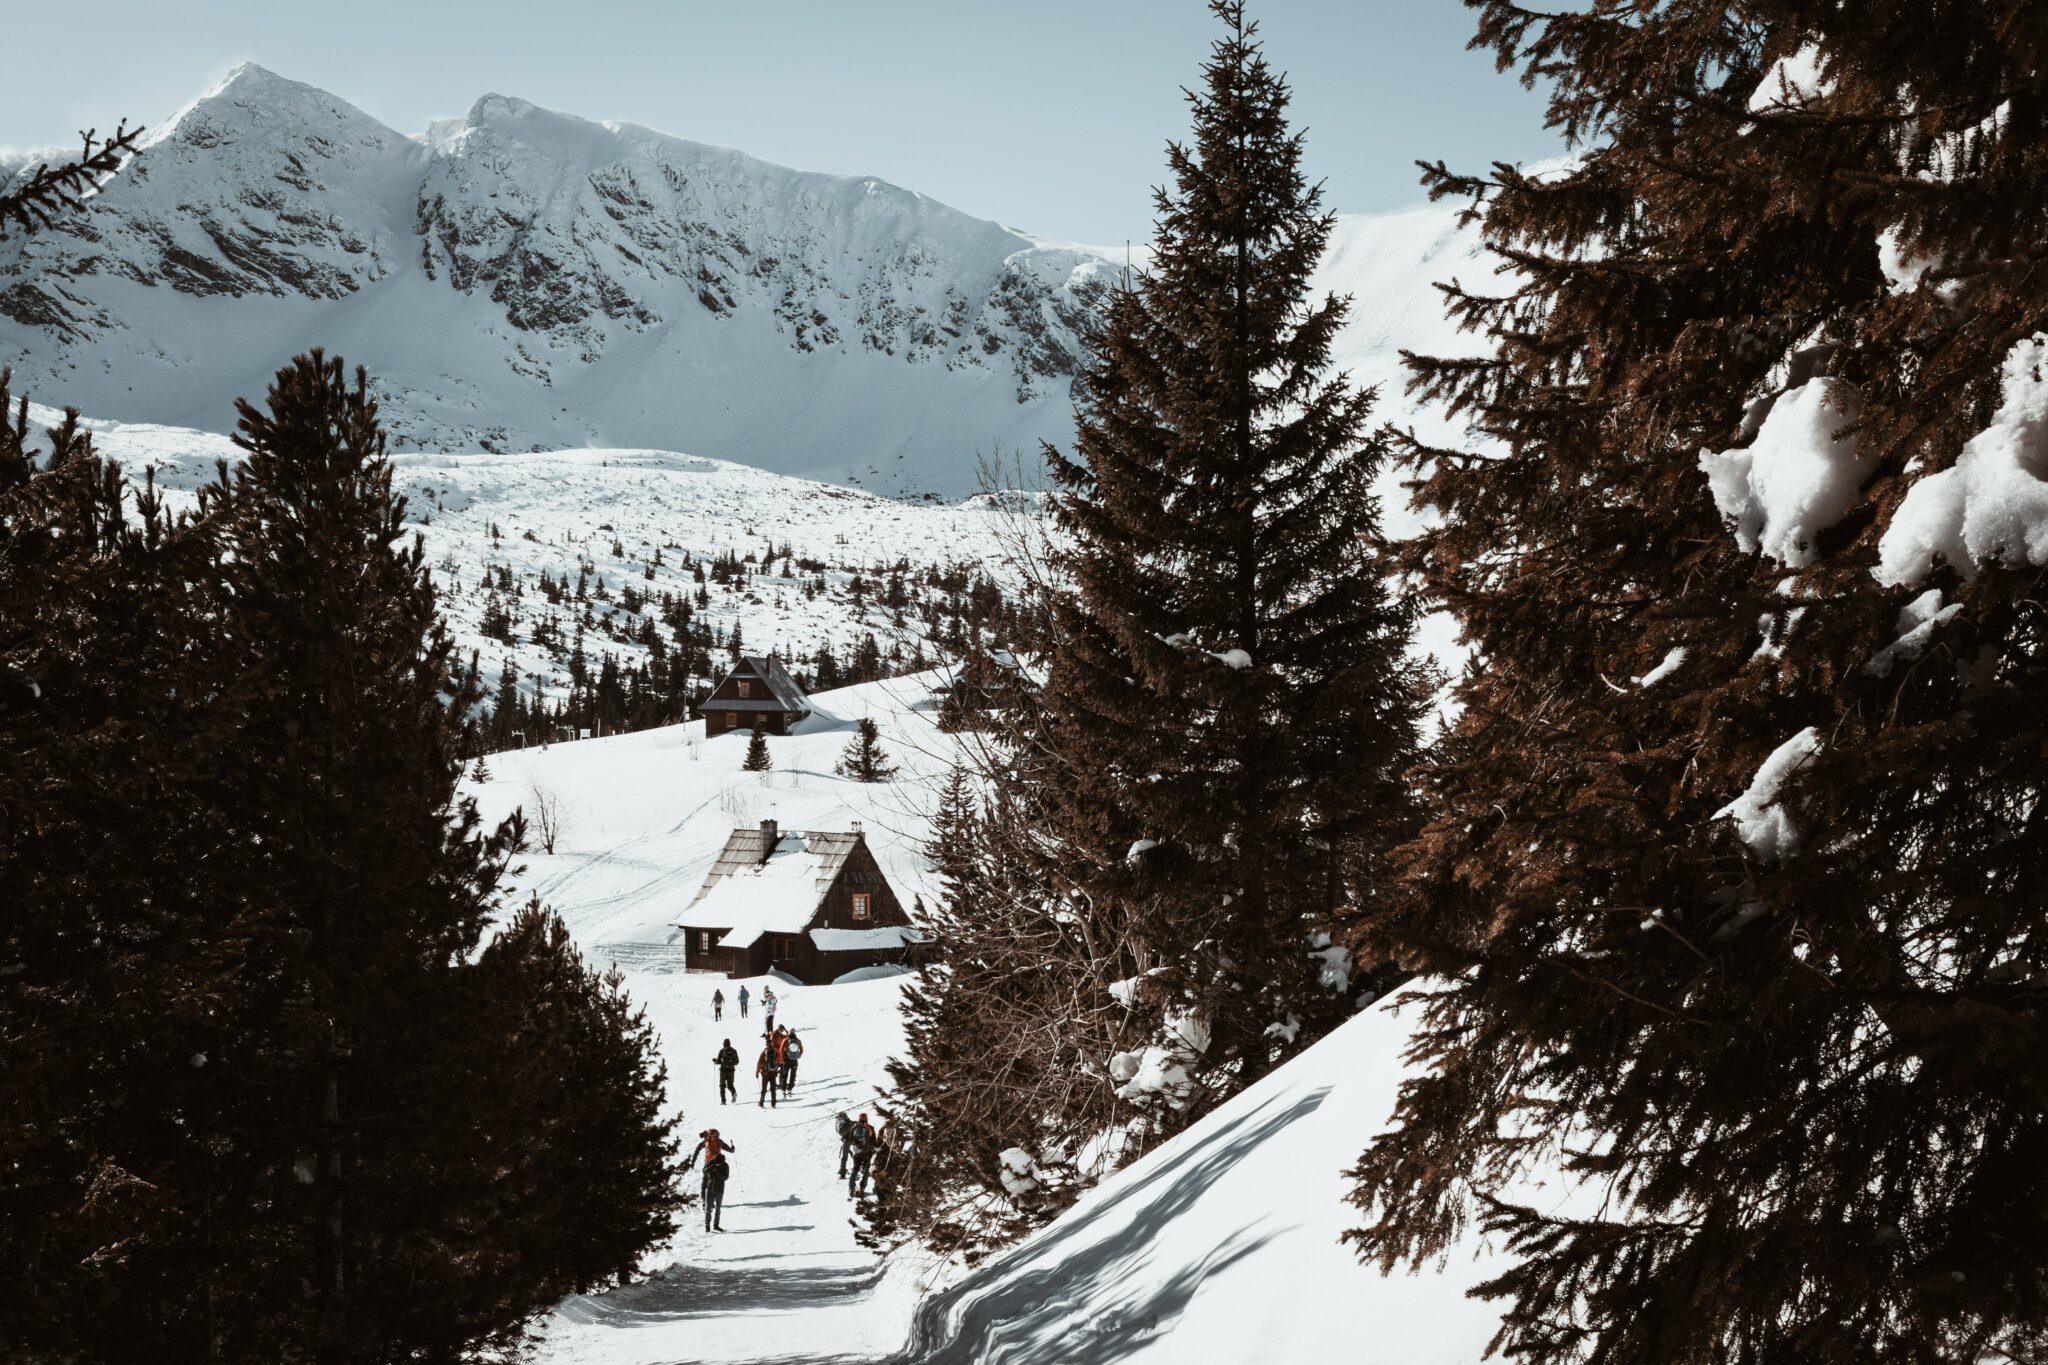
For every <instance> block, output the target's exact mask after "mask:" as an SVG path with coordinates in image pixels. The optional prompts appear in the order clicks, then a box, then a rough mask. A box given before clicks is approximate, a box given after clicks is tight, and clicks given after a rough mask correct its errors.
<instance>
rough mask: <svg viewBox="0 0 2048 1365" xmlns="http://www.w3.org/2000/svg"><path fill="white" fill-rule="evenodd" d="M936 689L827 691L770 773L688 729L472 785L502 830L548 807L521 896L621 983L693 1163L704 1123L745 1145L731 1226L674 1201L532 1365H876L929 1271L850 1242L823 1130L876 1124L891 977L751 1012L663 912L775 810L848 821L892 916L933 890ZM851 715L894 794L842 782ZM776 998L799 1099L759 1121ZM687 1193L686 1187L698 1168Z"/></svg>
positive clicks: (834, 1156) (512, 762) (899, 1039)
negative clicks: (836, 1363) (727, 1054)
mask: <svg viewBox="0 0 2048 1365" xmlns="http://www.w3.org/2000/svg"><path fill="white" fill-rule="evenodd" d="M935 681H936V677H935V675H930V674H927V675H922V676H919V677H913V678H903V679H895V680H892V681H888V682H879V683H867V684H863V685H862V686H859V687H852V688H844V689H841V690H839V691H834V692H826V693H820V694H818V695H817V696H816V697H814V698H813V701H814V703H815V704H816V705H817V707H818V708H819V710H818V714H815V715H813V716H812V717H811V718H810V719H809V720H807V721H805V722H803V723H802V724H801V725H800V726H799V727H798V733H797V734H795V735H792V736H789V737H785V738H777V737H771V738H770V739H769V751H770V753H771V755H772V756H773V759H774V762H775V765H776V766H775V768H773V769H772V770H771V771H770V772H768V773H766V774H750V773H742V772H740V771H739V765H740V760H741V758H742V756H743V755H744V753H745V750H746V741H747V737H746V735H745V734H743V733H733V734H724V735H719V736H717V737H715V738H711V739H705V738H704V737H703V726H702V723H701V722H696V723H692V724H689V725H680V726H672V727H668V728H665V729H659V730H648V731H642V732H639V733H636V734H629V735H618V736H612V737H608V738H604V739H592V740H582V741H578V742H574V743H568V744H555V745H551V746H549V747H548V748H547V749H544V750H543V749H540V748H537V747H530V748H527V749H524V750H516V751H513V752H509V753H503V754H494V755H492V756H491V757H490V758H489V759H488V766H489V772H490V777H489V780H488V781H486V782H483V783H477V782H475V781H474V780H472V781H470V782H469V783H467V784H466V789H467V790H468V791H469V792H471V793H472V794H474V795H475V796H476V798H477V801H478V804H479V806H480V807H481V808H482V810H483V812H484V814H485V816H486V818H492V819H495V818H499V817H502V816H504V815H506V814H509V813H510V812H511V811H512V810H513V809H514V808H515V807H517V806H520V805H529V806H530V805H531V804H532V801H533V792H534V790H535V789H536V788H543V789H545V790H547V791H549V792H551V793H553V794H554V795H555V796H556V797H557V798H558V799H559V801H560V803H561V806H562V809H563V812H564V828H563V832H562V835H561V838H560V840H559V842H558V843H557V846H556V852H555V853H554V854H553V855H547V854H544V853H539V852H533V853H530V854H528V855H527V856H526V857H525V859H524V862H525V864H526V866H525V870H524V871H523V872H522V873H521V874H520V875H519V876H518V878H517V879H516V885H515V886H514V888H513V891H512V893H511V899H513V900H520V899H523V898H524V897H525V895H526V894H527V893H528V892H529V891H534V892H538V893H539V894H540V896H541V898H542V899H543V900H544V901H546V902H548V903H549V904H551V905H553V906H554V907H555V908H556V910H557V911H558V912H559V913H560V914H561V915H562V917H563V919H564V921H565V922H566V923H567V924H568V925H569V927H570V929H571V932H573V933H574V934H575V936H576V938H577V941H578V943H579V944H580V945H581V947H582V949H583V951H584V954H585V956H586V957H587V958H588V959H590V960H591V961H592V962H593V963H595V964H597V965H606V964H608V963H610V964H616V965H617V966H618V967H619V969H620V970H621V971H622V972H623V973H624V974H625V978H626V988H627V990H628V991H629V992H630V993H631V995H632V997H633V999H634V1001H635V1002H636V1003H637V1004H639V1005H640V1006H641V1007H642V1008H644V1009H645V1010H646V1012H647V1016H648V1019H649V1021H650V1022H651V1023H652V1024H653V1026H654V1029H655V1032H656V1035H657V1037H658V1038H659V1042H660V1048H661V1054H662V1057H663V1060H664V1061H665V1063H666V1065H667V1067H668V1072H669V1092H670V1099H671V1102H672V1103H673V1104H674V1105H675V1106H676V1107H677V1108H678V1109H679V1110H680V1112H681V1114H682V1116H683V1120H684V1122H683V1126H682V1129H681V1131H682V1132H683V1133H684V1134H685V1135H686V1138H685V1143H684V1148H685V1151H687V1150H688V1149H690V1148H692V1147H694V1146H695V1145H696V1143H697V1139H698V1134H699V1133H700V1132H701V1131H702V1130H703V1129H705V1128H707V1127H711V1126H716V1127H717V1128H718V1129H719V1131H720V1134H721V1135H722V1136H723V1137H725V1138H727V1139H730V1140H731V1141H732V1142H734V1143H735V1144H737V1147H736V1150H735V1151H734V1153H733V1156H732V1177H731V1181H730V1183H729V1184H728V1186H727V1189H726V1206H725V1217H724V1224H725V1231H724V1232H723V1233H717V1232H712V1233H707V1232H705V1231H704V1230H703V1221H702V1211H701V1209H699V1208H696V1207H692V1208H690V1209H687V1210H685V1211H684V1213H683V1215H682V1218H681V1226H680V1227H679V1230H678V1232H677V1235H676V1236H675V1238H674V1239H673V1241H672V1242H671V1243H670V1244H669V1245H667V1246H666V1247H663V1248H661V1249H660V1250H659V1251H657V1252H656V1253H654V1254H653V1255H651V1256H650V1257H649V1258H648V1259H647V1261H646V1263H645V1265H644V1267H643V1270H644V1271H645V1272H646V1273H645V1277H644V1278H643V1279H641V1280H640V1281H638V1282H636V1283H634V1284H632V1285H629V1286H627V1287H624V1288H622V1289H619V1290H615V1291H613V1292H611V1293H607V1294H597V1295H590V1296H582V1297H577V1298H572V1299H570V1300H568V1301H567V1302H565V1303H564V1304H562V1305H561V1307H560V1308H559V1309H558V1310H557V1312H556V1313H555V1315H554V1316H553V1317H552V1318H551V1319H550V1320H549V1321H548V1322H547V1323H546V1325H545V1335H544V1340H543V1343H542V1347H541V1352H540V1359H541V1360H543V1361H547V1362H550V1363H551V1365H553V1363H559V1365H598V1362H602V1363H603V1365H634V1363H635V1362H645V1363H646V1365H655V1363H656V1362H669V1361H683V1360H691V1361H718V1362H741V1361H765V1360H806V1361H811V1360H827V1359H837V1358H847V1359H863V1360H870V1359H880V1358H882V1357H885V1356H888V1355H890V1354H892V1353H893V1352H895V1351H896V1350H897V1349H898V1348H899V1347H900V1346H901V1344H902V1342H903V1339H904V1336H905V1333H906V1331H907V1329H908V1324H909V1321H910V1315H911V1312H912V1311H913V1309H914V1307H915V1302H916V1298H917V1295H918V1292H919V1288H920V1280H921V1278H922V1277H923V1276H924V1275H925V1274H926V1273H928V1271H929V1269H930V1267H929V1265H928V1264H927V1263H925V1262H923V1261H921V1260H920V1259H919V1258H917V1257H916V1256H914V1255H913V1256H910V1257H905V1258H901V1259H898V1260H896V1261H892V1262H891V1263H889V1264H888V1265H887V1266H885V1265H884V1264H883V1263H882V1262H880V1261H878V1260H877V1259H876V1257H875V1255H874V1253H873V1252H871V1251H868V1250H867V1249H865V1248H863V1247H861V1246H859V1245H858V1244H857V1243H856V1242H855V1241H854V1236H853V1225H852V1222H851V1214H852V1207H851V1203H850V1201H849V1200H848V1197H847V1194H846V1188H845V1184H844V1182H843V1181H841V1180H839V1179H837V1177H836V1175H835V1170H836V1163H837V1160H838V1138H837V1136H836V1134H835V1132H834V1130H833V1126H832V1119H833V1116H834V1115H835V1114H836V1113H838V1112H839V1111H840V1110H842V1109H844V1110H847V1111H849V1112H852V1113H860V1112H862V1111H865V1112H867V1113H868V1114H869V1115H871V1116H873V1115H875V1114H876V1113H877V1105H876V1098H877V1096H878V1095H879V1094H880V1092H881V1091H882V1090H883V1089H884V1088H885V1087H886V1085H887V1075H886V1072H885V1070H884V1068H885V1066H886V1064H887V1062H888V1060H889V1059H890V1058H891V1057H892V1056H894V1055H895V1054H896V1053H897V1052H898V1051H900V1050H901V1048H902V1045H903V1032H902V1023H901V1019H900V1016H899V1014H898V1009H897V1002H898V999H899V996H900V993H901V989H902V977H901V976H900V975H881V974H876V973H863V974H861V975H864V976H866V977H867V978H868V979H865V980H859V981H854V982H848V983H845V984H838V985H832V986H803V985H799V984H797V983H795V982H792V981H789V980H787V979H783V978H756V979H754V980H751V981H748V982H745V983H744V984H745V985H746V986H747V989H748V993H749V995H750V996H751V997H752V998H753V1007H752V1013H751V1017H750V1018H748V1019H745V1020H742V1019H740V1018H739V1006H738V992H739V987H740V985H741V984H743V983H741V982H737V981H728V980H726V979H725V978H724V977H722V976H714V975H709V974H686V973H684V972H682V971H681V970H680V968H681V961H682V940H681V931H680V930H678V929H676V928H675V927H674V925H673V923H672V921H673V920H675V919H676V918H677V917H678V916H680V915H681V913H682V911H683V909H684V907H685V906H686V905H687V904H688V903H689V900H690V898H691V897H692V896H693V895H694V894H695V893H696V890H697V887H698V885H699V883H700V882H701V881H702V879H703V876H704V873H705V871H706V870H708V868H709V867H710V865H711V862H712V860H713V859H714V858H715V856H716V855H717V852H718V850H719V848H720V847H722V846H723V845H724V843H725V839H726V835H727V834H728V833H729V832H730V831H731V830H732V829H733V828H734V827H735V826H739V825H753V824H755V823H757V822H758V821H759V820H761V819H763V818H769V817H773V818H774V819H776V820H777V821H778V822H779V823H780V824H781V825H782V826H783V828H784V829H827V830H845V829H850V828H851V827H852V825H853V823H854V822H855V821H858V822H860V824H861V826H862V829H863V831H864V833H865V834H866V836H867V840H868V843H869V846H870V847H871V848H872V849H873V850H874V852H875V856H876V858H877V860H878V861H879V862H880V863H881V864H882V867H883V870H884V871H885V872H886V873H887V875H888V877H889V879H890V882H891V884H892V885H894V886H895V888H896V891H897V894H898V895H899V896H901V897H902V899H903V902H904V904H905V905H906V906H909V905H910V904H911V903H912V899H913V897H915V896H918V895H921V894H922V895H928V894H929V873H928V870H927V868H926V866H925V863H924V860H923V855H922V852H921V845H922V844H923V842H924V841H925V839H926V838H927V837H928V835H929V820H930V807H931V803H932V802H933V801H934V800H935V799H936V792H937V789H938V787H939V786H940V784H941V783H942V781H943V777H944V773H945V771H946V769H947V767H948V765H949V763H950V761H951V757H952V753H953V750H952V744H953V741H952V740H951V739H950V738H949V737H948V736H945V735H943V734H941V733H940V732H939V731H938V729H937V726H936V724H935V723H934V717H935V714H936V710H935V701H934V699H933V698H932V697H931V695H930V689H931V687H932V686H933V684H934V683H935ZM863 716H871V717H873V719H874V720H875V721H876V722H877V724H878V725H879V726H880V728H881V732H882V743H883V746H884V747H885V748H886V749H887V751H888V753H889V755H890V757H891V759H892V760H893V761H894V762H896V763H897V764H898V765H899V766H900V768H901V772H900V773H899V776H898V779H897V780H896V781H895V782H891V783H876V784H862V783H858V782H853V781H850V780H848V779H845V778H841V777H838V776H835V775H834V773H833V768H834V766H835V765H836V764H837V762H838V759H839V755H840V751H841V750H842V749H844V748H845V746H846V743H847V741H848V740H849V739H850V738H851V737H852V736H853V734H854V733H855V730H854V725H855V722H856V721H858V720H859V719H860V718H861V717H863ZM771 985H772V987H773V989H774V991H775V993H776V995H777V996H778V997H779V1001H778V1006H779V1007H778V1010H777V1013H776V1018H777V1021H778V1022H783V1023H788V1024H790V1025H791V1026H793V1027H794V1028H796V1029H797V1031H798V1032H799V1033H800V1034H801V1035H802V1037H803V1039H804V1046H805V1055H804V1059H803V1062H802V1064H801V1066H800V1068H799V1071H798V1076H797V1087H796V1091H795V1093H794V1094H793V1095H792V1096H791V1097H790V1099H789V1101H788V1102H787V1103H785V1104H782V1105H780V1106H778V1107H775V1108H770V1109H762V1108H758V1107H757V1105H756V1101H757V1098H758V1095H759V1085H758V1082H757V1081H755V1079H754V1076H753V1066H754V1060H755V1057H756V1055H757V1054H758V1053H759V1050H760V1031H761V1028H762V1026H763V1012H762V1008H761V1004H760V995H761V991H762V989H763V987H764V986H771ZM714 989H716V990H722V991H723V992H724V993H725V997H726V1004H725V1017H724V1019H723V1020H714V1019H713V1018H712V1011H711V994H712V992H713V990H714ZM727 1038H730V1039H731V1040H732V1043H733V1046H734V1048H735V1049H736V1050H738V1052H739V1053H740V1058H741V1061H740V1068H739V1075H738V1081H739V1086H740V1095H741V1102H740V1103H739V1104H736V1105H721V1104H719V1103H718V1085H717V1073H716V1070H715V1068H714V1067H713V1065H712V1061H711V1059H712V1057H713V1055H714V1054H715V1053H716V1052H717V1051H718V1048H719V1046H720V1044H721V1043H722V1042H723V1040H725V1039H727ZM689 1180H690V1186H691V1188H692V1190H694V1189H695V1188H696V1176H695V1174H694V1173H693V1175H692V1176H691V1177H690V1178H689Z"/></svg>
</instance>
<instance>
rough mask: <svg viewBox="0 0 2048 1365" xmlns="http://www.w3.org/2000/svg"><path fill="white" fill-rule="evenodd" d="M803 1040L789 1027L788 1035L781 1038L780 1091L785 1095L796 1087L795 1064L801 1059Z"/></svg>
mask: <svg viewBox="0 0 2048 1365" xmlns="http://www.w3.org/2000/svg"><path fill="white" fill-rule="evenodd" d="M803 1055H804V1040H803V1039H801V1038H799V1037H797V1036H796V1030H795V1029H791V1030H790V1031H789V1036H788V1037H787V1038H784V1039H783V1040H782V1093H783V1094H785V1095H787V1094H788V1093H789V1092H790V1091H792V1090H794V1089H796V1064H797V1063H798V1062H799V1061H801V1060H803Z"/></svg>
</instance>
